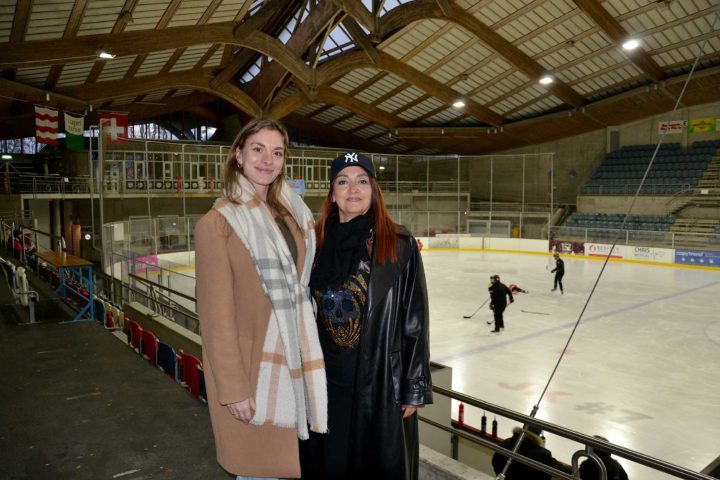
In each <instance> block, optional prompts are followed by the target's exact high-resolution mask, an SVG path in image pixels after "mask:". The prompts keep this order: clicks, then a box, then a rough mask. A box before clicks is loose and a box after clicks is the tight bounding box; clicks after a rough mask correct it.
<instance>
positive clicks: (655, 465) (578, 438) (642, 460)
mask: <svg viewBox="0 0 720 480" xmlns="http://www.w3.org/2000/svg"><path fill="white" fill-rule="evenodd" d="M433 392H435V393H438V394H440V395H444V396H446V397H449V398H452V399H453V400H458V401H460V402H462V403H464V404H467V405H470V406H472V407H475V408H478V409H480V410H484V411H488V412H492V413H494V414H496V415H499V416H501V417H504V418H508V419H510V420H515V421H517V422H520V423H522V424H523V425H528V424H533V425H537V426H538V427H540V428H541V429H542V430H544V431H547V432H550V433H553V434H555V435H558V436H560V437H563V438H566V439H568V440H571V441H574V442H577V443H579V444H581V445H583V446H584V448H583V449H582V450H578V451H577V452H576V453H575V454H574V455H573V458H572V468H573V473H572V475H570V474H567V473H565V472H561V471H560V470H557V469H554V468H552V467H548V466H547V465H544V464H541V463H539V462H536V461H534V460H532V459H529V458H527V457H525V456H523V455H521V454H518V453H515V452H513V451H511V450H507V449H505V448H502V447H500V446H499V445H498V444H497V443H495V442H494V441H492V440H487V439H484V438H482V437H479V436H476V435H472V434H471V433H468V432H466V431H464V430H460V429H457V428H454V427H448V426H446V425H442V424H440V423H438V422H435V421H433V420H430V419H428V418H424V417H423V416H422V415H418V418H419V419H420V420H421V421H423V422H425V423H427V424H429V425H432V426H433V427H436V428H439V429H441V430H444V431H446V432H448V433H450V434H451V435H452V436H455V437H461V438H463V439H465V440H468V441H470V442H472V443H474V444H476V445H479V446H482V447H485V448H488V449H490V450H492V451H493V452H499V453H501V454H502V455H504V456H506V457H510V458H512V459H513V461H518V462H521V463H523V464H525V465H529V466H531V467H533V468H536V469H538V470H542V471H543V472H545V473H548V474H550V475H552V476H553V477H559V478H564V479H567V480H579V478H580V477H579V472H578V469H579V459H580V458H582V457H588V458H592V457H593V456H594V455H595V454H594V449H600V450H603V451H606V452H609V453H611V454H614V455H617V456H618V457H622V458H625V459H627V460H630V461H632V462H635V463H637V464H640V465H643V466H645V467H648V468H651V469H652V470H655V471H657V472H662V473H667V474H669V475H672V476H673V477H676V478H683V479H686V480H714V479H713V478H712V477H710V476H708V475H704V474H702V473H697V472H693V471H692V470H689V469H687V468H684V467H681V466H679V465H675V464H673V463H670V462H666V461H664V460H660V459H658V458H655V457H651V456H650V455H645V454H644V453H640V452H636V451H635V450H631V449H629V448H625V447H621V446H619V445H615V444H612V443H609V442H605V441H602V440H599V439H598V438H596V437H592V436H589V435H585V434H583V433H579V432H576V431H574V430H571V429H569V428H565V427H561V426H559V425H555V424H554V423H550V422H546V421H544V420H539V419H537V418H535V417H531V416H529V415H525V414H522V413H518V412H516V411H514V410H510V409H508V408H504V407H501V406H499V405H495V404H492V403H489V402H484V401H482V400H479V399H477V398H475V397H471V396H470V395H465V394H463V393H460V392H456V391H454V390H450V389H448V388H443V387H440V386H437V385H433ZM602 480H607V477H606V476H604V478H602Z"/></svg>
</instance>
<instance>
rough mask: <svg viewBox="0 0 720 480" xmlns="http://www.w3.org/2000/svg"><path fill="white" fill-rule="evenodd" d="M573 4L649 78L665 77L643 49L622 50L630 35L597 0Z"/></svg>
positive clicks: (586, 0)
mask: <svg viewBox="0 0 720 480" xmlns="http://www.w3.org/2000/svg"><path fill="white" fill-rule="evenodd" d="M574 1H575V4H576V5H577V6H578V8H580V9H581V10H582V11H583V12H585V14H586V15H587V16H588V17H590V18H591V19H592V20H593V21H594V22H595V23H596V24H597V25H598V26H599V27H600V28H601V29H602V31H603V32H605V33H606V34H607V35H608V36H609V37H610V38H611V39H612V40H613V41H614V42H615V45H616V46H617V47H618V48H620V49H621V50H622V51H623V53H624V54H625V55H627V57H628V58H630V60H632V62H633V63H634V64H635V66H636V67H638V68H639V69H640V70H641V71H642V72H644V73H645V75H647V76H648V77H649V78H650V79H652V80H653V81H655V82H658V81H660V80H662V79H664V78H665V77H666V75H665V71H664V70H663V69H662V68H661V67H660V65H658V64H657V63H656V62H655V60H653V59H652V57H651V56H650V55H648V54H647V53H646V52H645V50H643V49H642V48H640V47H638V48H636V49H635V50H624V49H622V44H623V43H624V42H625V41H627V40H629V39H630V37H631V35H630V34H628V32H627V31H626V30H625V29H624V28H623V27H622V25H620V23H619V22H618V21H617V20H615V18H614V17H613V16H612V15H610V13H609V12H608V11H607V10H605V8H603V6H602V5H600V3H599V2H598V1H597V0H574Z"/></svg>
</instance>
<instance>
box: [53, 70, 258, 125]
mask: <svg viewBox="0 0 720 480" xmlns="http://www.w3.org/2000/svg"><path fill="white" fill-rule="evenodd" d="M212 76H213V69H212V68H202V69H194V70H184V71H181V72H173V73H166V74H162V75H150V76H143V77H139V78H132V79H122V80H111V81H107V82H98V83H93V84H90V85H76V86H73V87H63V88H59V89H58V91H59V92H61V93H62V94H64V95H70V96H74V97H75V98H78V99H79V100H81V101H83V102H84V103H88V104H93V105H99V104H102V103H103V102H106V101H111V100H113V99H115V98H123V97H132V96H136V95H144V94H148V93H151V92H153V91H158V90H167V89H173V88H193V89H196V90H200V91H203V92H208V93H212V94H214V95H216V96H218V97H220V98H222V99H224V100H225V101H227V102H229V103H231V104H233V105H234V106H236V107H237V108H239V109H240V110H242V111H243V112H245V113H247V114H248V115H251V116H254V117H259V116H261V115H262V111H261V109H260V107H259V106H258V105H257V104H256V103H255V101H254V100H253V99H252V98H250V97H249V96H248V95H247V94H246V93H245V92H243V91H242V90H240V89H239V88H237V87H235V86H233V85H230V84H227V83H226V84H223V85H220V86H218V87H215V88H213V87H211V86H210V80H211V79H212Z"/></svg>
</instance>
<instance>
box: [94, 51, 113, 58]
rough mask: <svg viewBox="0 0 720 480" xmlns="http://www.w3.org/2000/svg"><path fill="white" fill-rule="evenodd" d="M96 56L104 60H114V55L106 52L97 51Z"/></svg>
mask: <svg viewBox="0 0 720 480" xmlns="http://www.w3.org/2000/svg"><path fill="white" fill-rule="evenodd" d="M97 55H98V57H100V58H104V59H106V60H109V59H111V58H115V55H113V54H112V53H110V52H108V51H107V50H98V51H97Z"/></svg>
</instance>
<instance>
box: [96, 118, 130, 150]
mask: <svg viewBox="0 0 720 480" xmlns="http://www.w3.org/2000/svg"><path fill="white" fill-rule="evenodd" d="M98 121H99V122H100V124H101V125H102V131H103V135H104V138H103V139H104V140H105V142H107V144H108V145H113V144H118V143H127V141H128V114H127V113H112V112H111V113H98Z"/></svg>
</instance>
